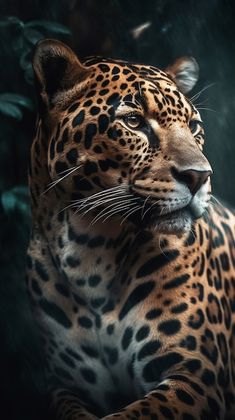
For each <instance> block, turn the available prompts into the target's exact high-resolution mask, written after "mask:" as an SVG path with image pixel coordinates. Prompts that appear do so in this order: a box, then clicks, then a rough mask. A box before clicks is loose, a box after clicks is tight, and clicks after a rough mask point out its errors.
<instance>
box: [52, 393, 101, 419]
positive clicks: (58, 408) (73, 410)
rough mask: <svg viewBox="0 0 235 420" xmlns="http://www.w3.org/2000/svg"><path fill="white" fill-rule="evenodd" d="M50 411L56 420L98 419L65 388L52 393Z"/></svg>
mask: <svg viewBox="0 0 235 420" xmlns="http://www.w3.org/2000/svg"><path fill="white" fill-rule="evenodd" d="M50 410H51V412H52V413H53V414H54V415H55V418H56V420H80V419H84V420H97V419H98V417H97V416H95V415H94V414H92V413H91V412H90V411H89V408H88V407H86V405H85V404H84V403H83V402H82V401H80V399H79V397H78V396H77V395H75V393H73V392H71V391H69V390H67V389H63V388H60V389H56V390H54V391H52V392H51V393H50Z"/></svg>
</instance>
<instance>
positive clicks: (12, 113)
mask: <svg viewBox="0 0 235 420" xmlns="http://www.w3.org/2000/svg"><path fill="white" fill-rule="evenodd" d="M0 113H2V114H4V115H7V116H8V117H12V118H15V119H16V120H21V118H22V116H23V114H22V111H21V109H20V108H19V107H18V106H17V105H14V104H11V103H9V102H8V103H7V102H3V101H2V102H0Z"/></svg>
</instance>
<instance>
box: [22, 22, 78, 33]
mask: <svg viewBox="0 0 235 420" xmlns="http://www.w3.org/2000/svg"><path fill="white" fill-rule="evenodd" d="M25 27H26V28H35V27H39V28H42V29H46V30H47V31H48V32H55V33H57V34H64V35H69V34H70V33H71V32H70V30H69V29H68V28H67V27H66V26H64V25H61V24H60V23H58V22H54V21H50V20H32V21H31V22H29V23H26V25H25Z"/></svg>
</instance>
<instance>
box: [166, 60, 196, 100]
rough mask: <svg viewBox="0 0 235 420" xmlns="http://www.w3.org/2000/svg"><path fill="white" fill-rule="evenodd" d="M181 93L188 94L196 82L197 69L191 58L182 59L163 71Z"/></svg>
mask: <svg viewBox="0 0 235 420" xmlns="http://www.w3.org/2000/svg"><path fill="white" fill-rule="evenodd" d="M165 72H166V73H168V74H169V75H170V76H171V78H172V79H173V80H174V82H175V84H176V85H177V87H178V88H179V90H181V92H182V93H188V92H189V91H190V90H192V88H193V87H194V86H195V84H196V83H197V81H198V76H199V67H198V64H197V62H196V60H195V59H194V58H193V57H182V58H179V59H178V60H176V61H175V62H174V63H173V64H172V65H170V66H168V67H167V68H166V70H165Z"/></svg>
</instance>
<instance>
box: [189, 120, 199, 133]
mask: <svg viewBox="0 0 235 420" xmlns="http://www.w3.org/2000/svg"><path fill="white" fill-rule="evenodd" d="M200 125H201V121H199V120H191V121H189V128H190V130H191V133H192V134H195V133H196V132H197V130H198V128H199V127H200Z"/></svg>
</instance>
